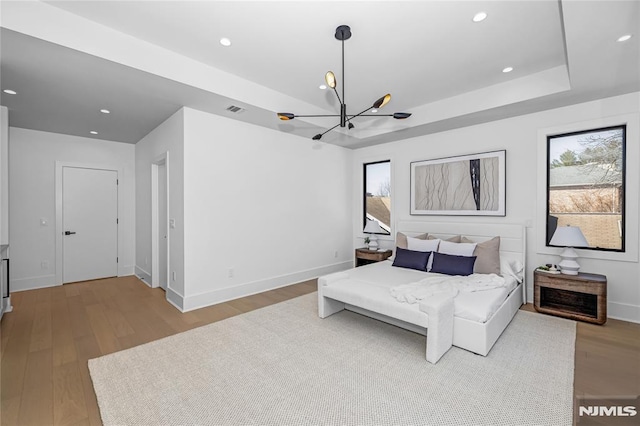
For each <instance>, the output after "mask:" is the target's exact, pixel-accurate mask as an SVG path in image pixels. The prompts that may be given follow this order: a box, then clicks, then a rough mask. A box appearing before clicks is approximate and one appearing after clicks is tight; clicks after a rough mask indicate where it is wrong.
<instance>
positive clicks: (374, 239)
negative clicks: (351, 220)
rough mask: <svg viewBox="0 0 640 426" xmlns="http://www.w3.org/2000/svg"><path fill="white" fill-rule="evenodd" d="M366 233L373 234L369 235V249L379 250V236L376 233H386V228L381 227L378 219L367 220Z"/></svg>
mask: <svg viewBox="0 0 640 426" xmlns="http://www.w3.org/2000/svg"><path fill="white" fill-rule="evenodd" d="M362 232H364V233H365V234H371V235H370V237H369V250H373V251H376V250H378V236H377V235H376V234H382V233H384V230H383V229H382V228H381V227H380V224H379V223H378V221H377V220H367V225H366V226H365V227H364V231H362Z"/></svg>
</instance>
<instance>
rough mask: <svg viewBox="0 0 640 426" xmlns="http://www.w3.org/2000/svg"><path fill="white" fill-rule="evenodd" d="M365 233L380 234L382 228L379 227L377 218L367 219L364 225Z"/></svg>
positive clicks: (382, 231)
mask: <svg viewBox="0 0 640 426" xmlns="http://www.w3.org/2000/svg"><path fill="white" fill-rule="evenodd" d="M362 232H365V233H367V234H382V233H384V230H383V229H382V228H381V227H380V224H379V223H378V221H377V220H368V221H367V225H366V226H365V227H364V231H362Z"/></svg>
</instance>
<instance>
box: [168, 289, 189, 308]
mask: <svg viewBox="0 0 640 426" xmlns="http://www.w3.org/2000/svg"><path fill="white" fill-rule="evenodd" d="M166 293H167V302H169V303H171V304H172V305H173V306H175V307H176V308H177V309H178V310H179V311H180V312H186V311H185V310H184V296H183V295H181V294H179V293H178V292H177V291H175V290H174V289H172V288H171V286H168V287H167V291H166Z"/></svg>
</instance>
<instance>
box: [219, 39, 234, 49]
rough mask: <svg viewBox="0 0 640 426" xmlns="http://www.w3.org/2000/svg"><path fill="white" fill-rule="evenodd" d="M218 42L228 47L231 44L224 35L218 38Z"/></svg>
mask: <svg viewBox="0 0 640 426" xmlns="http://www.w3.org/2000/svg"><path fill="white" fill-rule="evenodd" d="M220 44H221V45H223V46H224V47H229V46H231V40H229V39H228V38H226V37H222V38H221V39H220Z"/></svg>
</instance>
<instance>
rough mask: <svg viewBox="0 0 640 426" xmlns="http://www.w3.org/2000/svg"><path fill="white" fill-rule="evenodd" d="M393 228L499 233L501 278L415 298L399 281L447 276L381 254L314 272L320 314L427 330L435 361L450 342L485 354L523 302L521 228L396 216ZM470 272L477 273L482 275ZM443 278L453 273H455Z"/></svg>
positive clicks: (446, 235) (445, 234)
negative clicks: (481, 286) (408, 298)
mask: <svg viewBox="0 0 640 426" xmlns="http://www.w3.org/2000/svg"><path fill="white" fill-rule="evenodd" d="M397 232H399V233H401V234H402V235H406V236H409V237H414V238H415V237H418V236H420V237H421V238H425V233H428V235H429V237H430V238H438V239H440V240H442V241H446V240H455V238H456V237H458V236H464V237H465V240H464V241H467V242H468V241H473V242H475V243H478V244H482V243H485V244H486V243H487V242H488V241H490V240H492V239H493V240H494V241H495V237H499V257H500V273H501V274H500V276H503V277H504V278H505V279H504V280H503V281H504V285H503V286H502V287H499V288H488V289H487V290H484V291H473V290H472V292H464V291H457V290H456V291H454V293H451V292H447V291H441V292H434V294H430V293H428V295H427V296H424V297H423V298H422V299H420V300H416V301H414V303H404V302H403V301H400V300H404V299H402V298H401V297H399V293H402V292H403V291H404V290H405V289H406V288H411V289H413V288H424V287H420V286H416V284H423V283H429V282H430V281H433V280H435V281H438V280H440V278H442V281H447V280H445V279H444V278H443V277H444V276H443V275H441V274H434V273H431V272H425V271H420V270H415V269H407V268H400V267H397V266H393V260H387V261H383V262H378V263H374V264H370V265H366V266H362V267H359V268H353V269H350V270H347V271H343V272H337V273H334V274H329V275H325V276H323V277H320V278H319V279H318V314H319V316H320V317H321V318H326V317H328V316H330V315H333V314H334V313H337V312H340V311H342V310H344V309H347V310H351V311H354V312H357V313H359V314H362V315H367V316H370V317H372V318H375V319H378V320H382V321H385V322H388V323H391V324H393V325H396V326H399V327H403V328H406V329H409V330H411V331H414V332H418V333H422V334H426V336H427V339H426V340H427V342H426V343H427V345H426V358H427V361H429V362H431V363H434V364H435V363H436V362H437V361H438V360H439V359H440V358H441V357H442V356H443V355H444V354H445V353H446V352H447V351H448V350H449V348H450V347H451V346H452V345H453V346H457V347H460V348H463V349H466V350H468V351H471V352H474V353H476V354H479V355H483V356H486V355H487V354H488V353H489V351H490V350H491V348H492V347H493V345H494V344H495V342H496V341H497V340H498V338H499V337H500V335H501V334H502V332H503V331H504V330H505V328H506V327H507V326H508V325H509V323H510V322H511V319H512V318H513V317H514V315H515V314H516V312H517V311H518V309H519V308H520V306H521V305H522V304H523V303H526V290H525V288H526V286H525V282H524V277H523V275H524V274H523V271H524V266H525V258H526V254H525V247H526V241H525V238H526V234H525V228H524V227H523V226H522V225H518V224H496V223H487V224H484V223H482V224H478V223H451V222H446V223H445V222H400V223H399V224H398V225H397ZM458 238H459V237H458ZM414 241H415V240H414ZM397 251H398V250H395V251H394V255H395V254H396V252H397ZM400 251H401V250H400ZM474 254H475V253H474ZM473 275H474V276H476V275H477V277H478V278H479V279H484V278H487V277H488V275H486V274H484V275H483V274H473ZM491 277H495V275H491ZM449 278H451V279H452V281H455V280H454V278H455V277H449ZM468 278H469V279H473V277H472V276H470V277H468ZM448 282H449V281H447V282H446V283H443V286H446V285H448ZM453 284H460V283H457V282H454V283H453ZM453 284H452V285H453ZM443 288H444V287H443Z"/></svg>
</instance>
